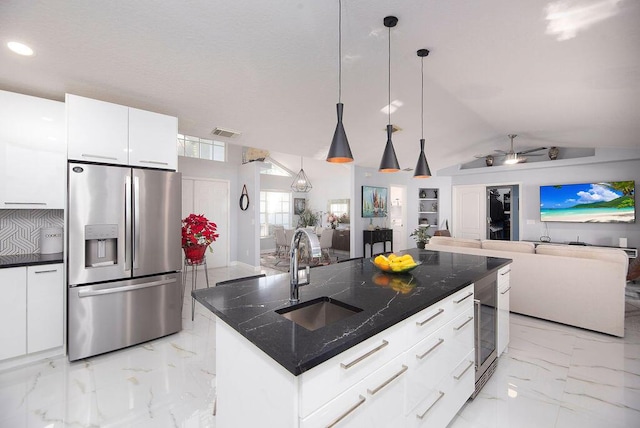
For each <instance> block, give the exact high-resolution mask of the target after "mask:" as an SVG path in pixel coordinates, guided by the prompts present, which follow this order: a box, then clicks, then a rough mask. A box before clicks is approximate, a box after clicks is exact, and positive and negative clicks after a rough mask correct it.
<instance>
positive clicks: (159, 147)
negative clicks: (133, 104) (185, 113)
mask: <svg viewBox="0 0 640 428" xmlns="http://www.w3.org/2000/svg"><path fill="white" fill-rule="evenodd" d="M177 137H178V119H177V118H176V117H173V116H167V115H164V114H159V113H152V112H150V111H145V110H140V109H136V108H129V165H134V166H146V167H151V168H165V169H178V154H177V149H176V141H177Z"/></svg>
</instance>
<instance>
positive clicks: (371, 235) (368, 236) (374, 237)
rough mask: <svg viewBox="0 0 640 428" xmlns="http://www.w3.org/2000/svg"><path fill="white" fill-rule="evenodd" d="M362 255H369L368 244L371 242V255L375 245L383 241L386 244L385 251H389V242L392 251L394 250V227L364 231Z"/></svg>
mask: <svg viewBox="0 0 640 428" xmlns="http://www.w3.org/2000/svg"><path fill="white" fill-rule="evenodd" d="M362 235H363V236H362V255H363V256H364V257H366V256H367V244H369V257H371V256H373V245H374V244H376V243H378V242H382V243H383V244H384V252H385V253H386V252H387V242H389V243H390V244H391V252H393V230H392V229H376V230H363V231H362Z"/></svg>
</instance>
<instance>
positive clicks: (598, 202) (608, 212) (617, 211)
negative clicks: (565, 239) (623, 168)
mask: <svg viewBox="0 0 640 428" xmlns="http://www.w3.org/2000/svg"><path fill="white" fill-rule="evenodd" d="M540 220H541V221H563V222H574V223H634V222H635V221H636V204H635V183H634V182H633V181H607V182H601V183H581V184H561V185H555V186H540Z"/></svg>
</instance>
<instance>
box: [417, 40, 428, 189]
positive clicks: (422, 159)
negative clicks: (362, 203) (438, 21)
mask: <svg viewBox="0 0 640 428" xmlns="http://www.w3.org/2000/svg"><path fill="white" fill-rule="evenodd" d="M417 54H418V56H419V57H420V58H421V61H422V66H421V68H420V74H421V76H422V95H421V97H420V100H421V104H420V109H421V114H422V116H421V123H422V138H421V139H420V154H419V155H418V163H417V164H416V169H415V171H414V173H413V178H429V177H431V169H430V168H429V164H428V163H427V156H426V155H425V154H424V57H425V56H427V55H429V51H428V50H427V49H419V50H418V52H417Z"/></svg>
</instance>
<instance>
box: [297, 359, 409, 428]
mask: <svg viewBox="0 0 640 428" xmlns="http://www.w3.org/2000/svg"><path fill="white" fill-rule="evenodd" d="M404 358H405V355H404V353H402V354H401V355H399V356H398V357H396V358H395V359H393V360H392V361H390V362H388V363H387V364H385V365H384V366H383V367H381V368H379V369H378V370H376V371H375V372H374V373H371V374H370V375H369V376H367V377H366V378H365V379H363V380H361V381H360V382H358V383H357V384H355V385H354V386H352V387H351V388H349V389H347V390H346V391H345V392H343V393H342V394H340V395H339V396H338V397H336V398H334V399H333V400H331V401H330V402H329V403H327V404H326V405H324V406H322V407H321V408H320V409H318V410H317V411H315V412H313V413H312V414H311V415H309V416H307V417H306V418H303V419H301V421H300V427H301V428H324V427H327V426H336V427H341V426H344V427H349V428H352V427H353V428H358V427H362V428H370V427H376V426H380V427H399V426H402V425H403V424H404V412H403V393H404V388H405V381H406V376H407V370H408V367H407V366H406V365H405V364H404V363H405V361H404Z"/></svg>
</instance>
